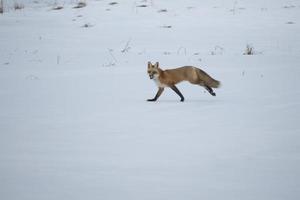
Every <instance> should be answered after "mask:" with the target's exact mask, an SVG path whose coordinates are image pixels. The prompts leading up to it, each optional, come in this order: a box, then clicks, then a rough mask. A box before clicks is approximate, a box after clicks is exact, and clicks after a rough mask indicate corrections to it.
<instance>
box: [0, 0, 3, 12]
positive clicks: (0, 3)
mask: <svg viewBox="0 0 300 200" xmlns="http://www.w3.org/2000/svg"><path fill="white" fill-rule="evenodd" d="M3 12H4V8H3V0H0V14H2V13H3Z"/></svg>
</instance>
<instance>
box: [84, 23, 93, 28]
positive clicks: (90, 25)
mask: <svg viewBox="0 0 300 200" xmlns="http://www.w3.org/2000/svg"><path fill="white" fill-rule="evenodd" d="M82 27H83V28H90V27H93V25H92V24H89V23H86V24H84V25H83V26H82Z"/></svg>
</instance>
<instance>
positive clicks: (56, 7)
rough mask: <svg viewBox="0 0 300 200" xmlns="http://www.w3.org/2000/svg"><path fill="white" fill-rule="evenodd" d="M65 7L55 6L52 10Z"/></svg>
mask: <svg viewBox="0 0 300 200" xmlns="http://www.w3.org/2000/svg"><path fill="white" fill-rule="evenodd" d="M63 8H64V7H63V6H54V7H53V8H52V10H61V9H63Z"/></svg>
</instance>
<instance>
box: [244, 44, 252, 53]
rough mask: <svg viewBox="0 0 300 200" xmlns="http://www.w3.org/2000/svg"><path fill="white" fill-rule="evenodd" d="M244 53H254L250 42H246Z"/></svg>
mask: <svg viewBox="0 0 300 200" xmlns="http://www.w3.org/2000/svg"><path fill="white" fill-rule="evenodd" d="M243 54H244V55H254V47H253V46H252V45H250V44H247V46H246V49H245V52H244V53H243Z"/></svg>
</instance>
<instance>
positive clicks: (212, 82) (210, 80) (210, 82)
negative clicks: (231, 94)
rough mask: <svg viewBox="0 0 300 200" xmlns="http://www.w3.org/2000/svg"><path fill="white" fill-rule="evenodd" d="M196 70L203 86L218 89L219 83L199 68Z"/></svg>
mask: <svg viewBox="0 0 300 200" xmlns="http://www.w3.org/2000/svg"><path fill="white" fill-rule="evenodd" d="M197 69H198V76H199V78H200V80H203V82H204V84H205V85H207V86H209V87H212V88H218V87H220V86H221V83H220V81H217V80H215V79H213V78H212V77H211V76H210V75H208V74H207V73H206V72H205V71H203V70H201V69H199V68H197Z"/></svg>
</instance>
